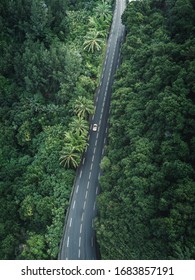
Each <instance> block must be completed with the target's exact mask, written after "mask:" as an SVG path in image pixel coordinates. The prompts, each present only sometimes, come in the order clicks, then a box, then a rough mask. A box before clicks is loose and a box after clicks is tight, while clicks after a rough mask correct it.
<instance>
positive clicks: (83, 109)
mask: <svg viewBox="0 0 195 280" xmlns="http://www.w3.org/2000/svg"><path fill="white" fill-rule="evenodd" d="M74 112H75V113H76V114H77V116H78V117H81V118H85V119H86V118H87V117H88V116H89V115H90V114H93V113H94V105H93V102H92V100H90V99H88V98H86V97H85V96H79V97H78V99H76V101H75V104H74Z"/></svg>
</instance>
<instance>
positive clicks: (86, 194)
mask: <svg viewBox="0 0 195 280" xmlns="http://www.w3.org/2000/svg"><path fill="white" fill-rule="evenodd" d="M87 196H88V191H86V193H85V199H87Z"/></svg>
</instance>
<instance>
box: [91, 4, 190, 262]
mask: <svg viewBox="0 0 195 280" xmlns="http://www.w3.org/2000/svg"><path fill="white" fill-rule="evenodd" d="M122 19H123V23H124V25H125V27H126V38H125V42H124V45H123V49H122V64H121V66H120V69H119V70H118V72H117V76H116V80H115V83H114V87H113V91H114V92H113V96H112V102H111V103H112V104H111V118H110V129H109V140H108V146H107V154H106V156H105V157H104V159H103V160H102V163H101V166H102V169H103V172H104V175H103V177H102V178H101V188H102V192H101V194H100V196H99V198H98V205H99V212H100V214H99V218H98V221H97V223H96V227H97V236H98V242H99V244H100V251H101V257H102V259H195V183H194V176H195V170H194V163H195V135H194V132H195V118H194V117H195V104H194V103H195V84H194V79H195V78H194V77H195V73H194V72H195V39H194V38H195V37H194V35H195V27H194V26H195V2H194V1H193V0H173V1H169V0H148V1H142V0H141V1H132V2H131V3H130V4H128V7H127V9H126V11H125V13H124V14H123V18H122Z"/></svg>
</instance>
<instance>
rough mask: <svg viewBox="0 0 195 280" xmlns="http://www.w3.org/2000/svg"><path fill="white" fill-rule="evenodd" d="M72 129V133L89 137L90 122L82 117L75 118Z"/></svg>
mask: <svg viewBox="0 0 195 280" xmlns="http://www.w3.org/2000/svg"><path fill="white" fill-rule="evenodd" d="M70 127H71V130H72V131H75V132H76V133H78V134H79V135H81V134H82V135H87V132H88V129H89V125H88V122H87V121H86V120H84V119H83V118H81V117H73V118H72V122H71V123H70Z"/></svg>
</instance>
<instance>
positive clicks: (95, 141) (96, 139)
mask: <svg viewBox="0 0 195 280" xmlns="http://www.w3.org/2000/svg"><path fill="white" fill-rule="evenodd" d="M96 146H97V139H96V140H95V147H96ZM94 151H95V149H94Z"/></svg>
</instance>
